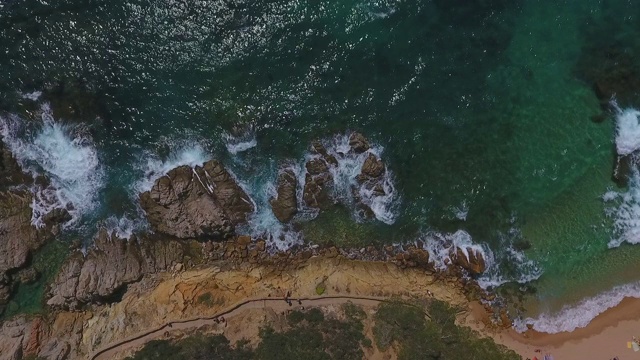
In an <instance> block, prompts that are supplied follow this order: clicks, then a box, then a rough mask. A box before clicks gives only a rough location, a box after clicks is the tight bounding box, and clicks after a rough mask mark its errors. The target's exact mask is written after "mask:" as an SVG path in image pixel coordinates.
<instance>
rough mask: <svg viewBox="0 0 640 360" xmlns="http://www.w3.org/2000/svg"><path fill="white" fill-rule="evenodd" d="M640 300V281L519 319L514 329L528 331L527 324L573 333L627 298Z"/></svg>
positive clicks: (545, 329)
mask: <svg viewBox="0 0 640 360" xmlns="http://www.w3.org/2000/svg"><path fill="white" fill-rule="evenodd" d="M626 297H629V298H640V281H639V282H635V283H631V284H626V285H620V286H616V287H614V288H613V289H611V290H609V291H606V292H603V293H600V294H598V295H596V296H593V297H589V298H585V299H583V300H582V301H580V302H579V303H578V304H577V305H574V306H565V307H564V308H562V310H560V311H558V312H556V313H543V314H541V315H539V316H538V317H536V318H530V317H529V318H526V319H518V320H516V321H514V328H515V329H516V330H517V331H519V332H524V331H526V330H527V324H529V325H530V326H532V327H533V329H534V330H536V331H540V332H545V333H549V334H555V333H559V332H564V331H573V330H575V329H578V328H583V327H585V326H587V325H588V324H589V323H590V322H591V320H593V319H594V318H595V317H596V316H598V315H599V314H601V313H603V312H604V311H606V310H607V309H611V308H613V307H615V306H616V305H618V304H620V302H621V301H622V300H623V299H624V298H626Z"/></svg>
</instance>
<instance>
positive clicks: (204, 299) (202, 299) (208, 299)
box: [197, 292, 213, 307]
mask: <svg viewBox="0 0 640 360" xmlns="http://www.w3.org/2000/svg"><path fill="white" fill-rule="evenodd" d="M197 303H198V304H204V305H207V306H209V307H211V306H213V295H211V293H210V292H207V293H204V294H202V295H200V296H198V300H197Z"/></svg>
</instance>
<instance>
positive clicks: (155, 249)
mask: <svg viewBox="0 0 640 360" xmlns="http://www.w3.org/2000/svg"><path fill="white" fill-rule="evenodd" d="M185 246H186V245H184V244H182V243H180V242H179V241H177V240H149V239H144V240H141V241H140V242H138V241H137V239H135V238H133V239H131V240H128V241H127V240H123V239H120V238H118V237H116V236H115V235H110V234H108V233H107V231H106V230H104V229H103V230H101V231H100V232H99V233H98V236H97V237H96V239H95V242H94V246H93V247H92V248H91V249H90V250H89V251H88V253H87V255H86V256H85V255H83V254H82V253H81V252H76V253H75V254H73V255H71V256H70V257H69V258H68V259H67V260H66V261H65V263H64V264H63V265H62V268H61V270H60V272H59V273H58V274H57V275H56V277H55V279H54V281H53V283H52V285H51V288H50V290H49V300H48V301H47V305H49V306H53V307H63V308H71V309H74V308H77V307H78V306H80V305H82V304H87V303H92V302H110V301H111V300H116V299H114V298H115V297H117V295H118V293H119V292H120V291H121V290H123V289H124V288H125V286H126V285H127V284H130V283H133V282H137V281H139V280H140V279H142V276H143V275H145V274H151V273H156V272H159V271H166V270H167V269H169V268H170V267H171V266H172V265H173V264H174V263H180V262H182V260H183V257H184V254H185Z"/></svg>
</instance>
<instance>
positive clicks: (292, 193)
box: [269, 169, 298, 223]
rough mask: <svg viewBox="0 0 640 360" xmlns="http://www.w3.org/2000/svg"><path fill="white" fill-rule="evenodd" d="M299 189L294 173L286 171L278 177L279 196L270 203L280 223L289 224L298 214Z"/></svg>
mask: <svg viewBox="0 0 640 360" xmlns="http://www.w3.org/2000/svg"><path fill="white" fill-rule="evenodd" d="M297 188H298V180H297V179H296V175H295V174H294V173H293V171H291V170H290V169H285V170H283V171H282V172H281V173H280V175H278V189H277V192H278V196H277V197H276V198H272V199H271V200H269V203H270V204H271V208H272V209H273V214H274V215H275V217H276V218H277V219H278V220H279V221H280V222H283V223H285V222H288V221H289V220H291V219H292V218H293V217H294V216H295V215H296V214H297V213H298V201H297V199H296V191H297Z"/></svg>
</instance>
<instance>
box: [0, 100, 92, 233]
mask: <svg viewBox="0 0 640 360" xmlns="http://www.w3.org/2000/svg"><path fill="white" fill-rule="evenodd" d="M0 134H1V135H2V138H3V141H4V142H5V143H6V144H7V146H8V147H9V149H10V150H11V152H12V153H13V155H14V156H15V158H16V160H17V161H18V162H19V163H20V165H21V166H22V168H23V169H24V170H25V171H28V172H30V173H31V174H33V175H34V176H37V175H39V174H43V175H46V176H47V178H49V180H50V182H51V186H50V187H48V188H46V189H37V191H34V200H33V204H32V208H33V218H32V222H33V224H34V225H36V226H42V225H43V222H42V217H43V216H44V215H45V214H46V213H48V212H49V211H51V210H52V209H54V208H66V209H68V210H69V213H70V214H71V216H72V220H71V221H70V222H69V223H67V225H66V226H72V225H74V224H76V223H77V222H78V221H79V220H80V218H81V217H82V216H84V215H86V214H88V213H90V212H91V211H93V210H94V209H95V208H97V206H98V205H99V203H98V202H99V199H98V193H99V191H100V190H101V189H102V187H103V186H104V170H103V167H102V165H101V164H100V161H99V158H98V153H97V151H96V149H95V146H94V144H93V142H92V140H91V138H90V137H89V136H88V135H87V133H86V131H80V129H79V128H78V126H70V125H64V124H61V123H59V122H56V121H55V119H54V118H53V114H52V113H51V109H50V108H49V106H48V105H46V104H44V105H42V107H41V122H40V123H39V124H35V125H33V128H31V127H29V126H28V124H27V122H25V121H23V120H22V119H21V118H20V117H18V116H15V115H11V116H8V117H6V118H0Z"/></svg>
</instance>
